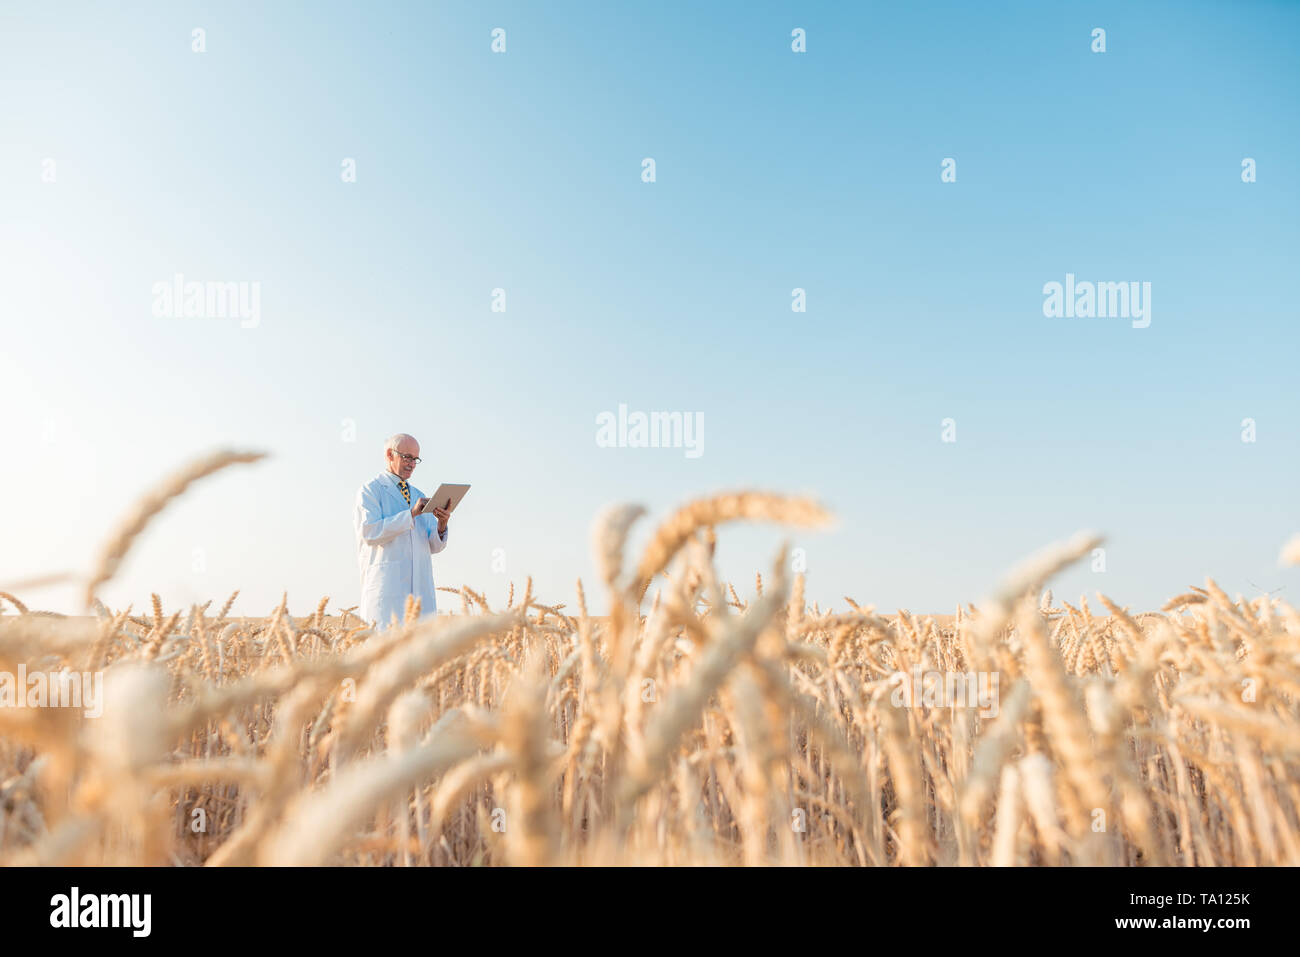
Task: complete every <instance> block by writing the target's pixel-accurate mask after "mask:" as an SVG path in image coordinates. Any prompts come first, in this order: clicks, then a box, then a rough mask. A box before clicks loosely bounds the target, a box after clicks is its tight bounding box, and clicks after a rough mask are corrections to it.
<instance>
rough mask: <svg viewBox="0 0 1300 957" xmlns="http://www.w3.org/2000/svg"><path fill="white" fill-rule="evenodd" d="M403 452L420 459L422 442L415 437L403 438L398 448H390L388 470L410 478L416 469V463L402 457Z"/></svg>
mask: <svg viewBox="0 0 1300 957" xmlns="http://www.w3.org/2000/svg"><path fill="white" fill-rule="evenodd" d="M403 452H404V453H406V454H407V455H409V456H411V458H413V459H418V458H419V457H420V443H419V442H416V441H415V440H414V439H402V441H401V443H400V444H399V445H398V446H397V448H395V449H389V450H388V471H390V472H392V473H393V474H394V475H396V476H398V477H400V478H401V479H403V480H405V479H409V478H410V477H411V473H412V472H414V471H415V463H414V462H412V461H410V460H408V459H404V458H402V456H401V454H399V453H403Z"/></svg>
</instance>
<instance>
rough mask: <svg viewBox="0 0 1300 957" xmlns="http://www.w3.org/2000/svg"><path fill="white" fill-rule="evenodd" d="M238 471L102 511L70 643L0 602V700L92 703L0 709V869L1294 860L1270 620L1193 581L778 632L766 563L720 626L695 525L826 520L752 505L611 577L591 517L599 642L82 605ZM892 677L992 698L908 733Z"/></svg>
mask: <svg viewBox="0 0 1300 957" xmlns="http://www.w3.org/2000/svg"><path fill="white" fill-rule="evenodd" d="M255 457H256V456H255V455H254V454H248V453H218V454H217V455H213V456H209V457H206V458H204V459H201V460H199V461H197V462H195V463H193V464H192V465H190V466H188V467H187V468H185V469H183V470H181V471H180V472H178V473H177V474H176V476H174V477H173V478H170V479H168V480H165V481H164V482H162V483H161V484H160V485H159V487H158V489H157V490H156V491H155V492H153V493H151V494H150V495H148V496H146V498H145V499H144V500H142V502H141V503H139V504H138V505H137V506H136V507H135V508H134V509H132V510H131V512H130V513H129V514H128V516H127V518H126V519H125V520H124V521H123V522H122V524H121V525H120V526H119V529H118V531H117V532H115V533H114V534H113V536H111V537H110V539H109V541H108V543H107V544H106V545H105V546H104V548H103V550H102V551H101V557H100V560H99V561H98V562H96V564H95V566H94V571H93V572H92V573H91V574H90V575H89V576H88V578H87V581H86V584H85V592H84V594H85V596H86V599H87V604H88V607H93V608H94V611H95V614H94V616H90V617H85V618H65V617H62V616H54V615H52V614H50V613H42V612H41V611H39V610H35V611H33V610H31V608H30V604H29V602H24V601H23V600H21V599H20V598H19V597H18V595H17V593H20V592H21V591H22V589H21V588H15V587H14V586H7V588H8V590H6V591H2V592H0V599H2V600H3V604H0V675H13V674H15V673H16V672H17V670H18V668H19V666H20V665H21V666H23V667H24V668H25V669H26V670H27V671H28V672H29V673H35V672H37V671H40V672H43V673H52V672H57V671H59V670H60V669H62V668H65V667H66V668H68V669H73V670H76V669H88V670H90V671H98V670H103V671H104V672H105V686H104V694H103V716H102V717H87V716H85V715H84V714H83V710H81V709H77V708H53V707H43V708H35V707H32V708H28V707H0V864H52V863H62V864H91V865H93V864H142V865H157V864H206V865H223V864H225V865H231V864H291V865H308V864H328V863H348V864H372V865H378V864H399V865H446V864H454V865H467V864H524V865H534V864H536V865H545V864H620V863H621V864H629V863H649V864H674V865H677V864H748V865H763V864H812V865H827V864H859V865H893V864H902V865H923V864H941V865H943V864H962V865H1034V864H1049V865H1050V864H1108V865H1135V864H1151V865H1156V864H1173V865H1234V864H1265V865H1272V864H1290V865H1295V864H1300V837H1298V836H1297V835H1298V834H1300V615H1298V614H1297V613H1296V611H1295V609H1293V608H1291V607H1290V606H1289V605H1287V604H1286V603H1284V602H1282V601H1281V600H1280V599H1277V598H1267V597H1265V598H1260V599H1256V600H1254V601H1247V600H1245V599H1243V598H1241V597H1240V596H1238V597H1236V598H1230V597H1229V596H1228V595H1227V594H1226V593H1225V592H1224V591H1223V590H1222V589H1221V588H1220V587H1219V586H1218V585H1217V584H1216V583H1215V582H1213V581H1207V582H1206V583H1205V584H1204V586H1203V587H1194V588H1192V589H1191V590H1190V591H1188V592H1187V593H1186V594H1183V595H1180V596H1178V597H1176V598H1175V599H1173V600H1172V601H1171V602H1170V603H1169V604H1167V605H1166V606H1165V609H1164V611H1163V612H1153V613H1141V614H1131V613H1130V612H1129V611H1128V609H1125V608H1122V607H1120V606H1119V605H1117V604H1116V603H1115V602H1114V601H1112V600H1111V599H1110V598H1108V597H1106V596H1102V595H1099V596H1098V600H1099V601H1100V602H1101V605H1102V606H1103V607H1104V608H1105V609H1106V611H1107V613H1108V614H1107V616H1105V617H1100V616H1097V615H1094V614H1093V613H1092V612H1091V610H1090V609H1089V606H1088V602H1087V600H1086V598H1085V599H1082V600H1080V602H1079V603H1078V607H1075V606H1074V605H1071V604H1069V603H1066V602H1062V603H1060V605H1059V606H1057V605H1056V604H1054V600H1053V598H1052V595H1051V593H1050V592H1044V591H1043V588H1044V586H1045V585H1046V583H1047V582H1048V580H1049V579H1050V578H1051V577H1052V576H1053V575H1055V574H1056V573H1057V572H1058V571H1060V570H1061V569H1062V568H1064V567H1065V566H1067V565H1068V564H1070V563H1071V562H1073V561H1075V560H1077V559H1078V558H1080V557H1081V556H1083V555H1086V554H1087V553H1088V552H1089V551H1090V550H1091V549H1092V548H1093V547H1095V545H1096V544H1097V542H1098V541H1100V539H1099V538H1097V537H1096V536H1093V535H1090V534H1086V533H1081V534H1080V535H1079V536H1076V537H1075V538H1074V539H1071V540H1070V541H1068V542H1065V543H1062V544H1060V545H1056V546H1052V547H1049V548H1048V549H1046V550H1044V551H1043V552H1041V553H1040V554H1038V555H1037V556H1034V557H1032V558H1031V559H1030V560H1029V561H1028V562H1026V563H1025V564H1024V565H1022V566H1020V567H1019V568H1018V569H1016V570H1014V571H1013V572H1011V573H1010V574H1009V575H1008V576H1007V578H1006V579H1005V580H1004V581H1003V582H1002V584H1000V585H998V586H996V587H994V588H993V589H992V590H991V592H990V594H991V596H992V597H991V598H990V599H989V600H988V601H986V602H985V603H984V604H983V605H982V606H981V607H979V608H978V609H976V608H973V607H968V608H966V609H963V608H962V607H961V606H958V607H957V608H956V614H955V615H954V616H952V617H951V619H947V618H941V619H940V618H935V617H933V616H917V615H912V614H910V613H908V612H906V611H904V612H900V613H899V614H897V615H889V616H886V615H880V614H877V613H876V612H875V610H874V608H873V607H870V606H865V607H864V606H859V605H858V604H857V603H856V602H854V601H852V600H850V599H846V602H847V605H848V608H849V609H850V610H847V611H840V612H836V611H834V610H832V609H826V610H822V609H820V608H818V607H817V606H815V605H814V606H812V607H811V608H809V607H807V606H806V604H805V600H804V594H805V588H806V582H805V578H804V575H803V574H802V573H801V572H800V573H798V574H790V572H789V570H788V568H787V564H788V562H787V558H786V555H785V552H784V550H783V551H782V552H781V553H779V554H778V555H777V557H776V559H775V561H774V564H773V566H772V568H771V570H770V572H769V574H768V578H767V581H766V582H764V581H763V578H762V577H761V576H759V577H757V578H756V581H755V588H754V592H753V593H752V594H750V595H748V596H745V595H741V594H739V593H738V592H737V590H736V588H735V587H734V586H733V585H731V584H730V583H726V582H722V581H719V580H718V578H717V575H716V571H715V569H714V566H713V548H714V544H715V541H716V536H715V531H714V529H715V527H716V526H718V525H720V524H722V523H725V522H730V521H735V520H739V519H757V520H768V521H778V522H784V523H787V524H799V525H817V524H824V523H825V522H826V521H827V520H828V519H829V515H828V514H827V513H826V512H825V510H824V509H822V508H821V507H820V506H818V505H816V503H813V502H810V501H807V500H802V499H789V498H784V497H781V496H776V495H768V494H765V493H760V492H742V493H729V494H724V495H718V496H714V497H711V498H706V499H702V500H700V501H697V502H693V503H689V504H687V505H686V506H684V507H683V508H682V509H680V510H679V511H678V512H676V513H675V514H673V515H671V516H669V518H668V519H667V520H666V521H665V522H664V523H663V524H662V525H661V526H660V528H659V529H658V530H657V531H656V532H654V533H653V534H652V535H651V537H650V540H649V544H648V545H647V546H646V548H645V550H644V553H643V554H642V555H641V556H640V558H639V559H637V560H634V561H630V562H629V561H627V560H626V559H625V552H626V550H627V543H628V537H629V532H630V529H631V527H632V525H633V523H634V522H635V521H636V520H637V519H638V518H639V517H640V516H641V515H642V514H643V512H644V510H642V509H640V508H639V507H636V506H620V507H616V508H613V509H610V510H607V511H606V512H604V513H602V515H601V516H600V517H598V519H597V521H596V523H595V525H594V526H593V531H592V548H593V553H594V556H595V560H596V567H597V569H598V575H599V580H600V585H601V586H603V588H604V589H605V592H606V595H607V599H608V602H609V608H610V614H609V615H608V616H607V617H596V616H592V615H590V614H589V613H588V610H587V609H588V605H587V595H586V593H585V591H584V589H583V586H582V582H580V581H579V582H578V583H577V589H576V591H577V606H576V607H577V612H576V616H571V615H569V614H566V613H565V611H564V608H565V605H564V603H562V602H556V603H553V604H543V603H542V602H541V601H539V599H538V597H537V596H536V595H535V594H534V592H533V585H532V581H531V579H529V580H528V582H527V584H526V586H525V589H524V597H523V601H522V603H520V604H518V605H516V604H515V602H514V589H513V586H511V591H510V597H509V599H508V600H507V606H506V608H505V609H504V610H501V611H493V610H492V608H491V607H490V605H489V602H488V600H487V599H486V597H485V596H484V595H483V594H481V593H479V592H476V591H474V590H473V589H472V588H470V587H469V586H461V587H460V588H454V589H452V588H444V589H443V590H444V591H451V592H455V593H457V594H459V595H460V596H461V599H462V612H463V614H461V615H443V616H437V617H433V618H425V619H419V618H418V605H417V604H414V603H413V604H410V605H408V608H407V610H406V611H407V614H406V615H405V618H404V620H403V621H400V622H395V623H393V625H392V626H391V627H389V628H386V629H375V630H372V629H369V628H367V627H365V625H364V623H359V622H357V621H356V620H355V616H353V615H351V612H352V611H353V610H354V609H341V610H339V611H338V612H336V613H335V614H333V615H330V614H328V613H327V609H328V605H329V599H328V598H324V599H321V600H320V601H319V602H318V603H316V604H315V606H314V610H309V611H307V613H306V614H301V615H297V616H295V615H293V614H291V613H290V611H289V603H288V599H287V596H286V598H285V599H284V600H282V601H281V603H280V605H279V606H278V607H277V608H275V609H273V610H272V612H271V614H270V615H269V616H268V617H266V618H263V619H253V618H235V619H231V618H230V617H229V615H230V611H231V608H232V607H233V604H234V601H235V598H236V597H237V595H238V592H236V593H235V594H232V595H231V596H230V598H229V599H228V600H227V601H226V602H225V603H224V605H223V606H222V607H221V609H220V612H219V614H217V615H216V617H209V616H208V614H207V611H208V608H209V607H210V605H211V603H207V604H204V605H202V606H195V607H192V608H190V609H188V610H187V609H171V610H170V611H168V610H167V609H165V608H164V606H163V602H162V600H161V598H160V597H159V596H156V595H155V596H153V602H152V605H153V607H152V609H151V612H152V614H151V615H150V616H149V617H140V616H132V615H131V613H130V609H129V608H127V609H125V610H121V611H117V612H114V611H111V610H109V609H107V608H105V607H104V606H103V605H102V604H100V603H99V602H98V601H97V600H95V599H94V593H95V591H96V590H97V589H98V588H99V586H101V585H102V584H104V583H105V582H107V581H109V580H111V578H112V577H113V575H114V573H115V571H116V570H117V569H118V568H119V567H120V565H121V563H122V561H123V559H124V558H125V556H126V554H127V552H128V551H129V548H130V546H131V543H132V541H133V540H134V539H135V537H136V536H137V535H138V533H139V532H140V531H141V530H142V529H143V528H144V526H145V525H146V524H147V522H148V520H149V519H150V518H151V517H152V516H153V515H154V514H156V513H157V512H158V511H159V510H160V509H161V508H162V507H163V506H165V505H166V503H167V502H168V501H169V500H170V499H171V498H174V497H175V496H176V495H179V494H181V493H182V492H183V491H184V490H185V489H186V488H187V487H188V486H189V485H190V484H191V483H192V482H194V481H195V480H196V479H198V478H200V477H202V476H203V475H207V474H210V473H211V472H213V471H215V470H217V469H219V468H222V467H224V466H225V465H228V464H232V463H234V462H245V461H252V460H253V458H255ZM1296 549H1297V546H1296V545H1295V543H1294V542H1292V543H1291V544H1289V545H1288V546H1287V548H1286V550H1285V552H1284V554H1285V555H1286V556H1287V557H1289V558H1292V559H1294V558H1295V555H1296ZM625 568H629V569H632V570H631V571H630V572H625V571H624V569H625ZM35 581H36V583H35V584H33V583H32V582H29V583H28V584H29V585H31V586H32V587H38V585H39V580H35ZM651 588H654V589H655V594H654V599H653V602H652V605H651V607H650V608H649V609H645V610H643V609H642V607H641V606H642V599H643V598H644V597H645V596H646V595H647V594H648V593H649V590H650V589H651ZM11 591H12V592H14V594H11V593H10V592H11ZM1039 596H1041V597H1039ZM27 597H30V596H27ZM308 607H310V606H308ZM13 612H16V614H15V613H13ZM914 673H915V674H917V675H930V676H935V675H938V676H939V677H940V679H941V683H942V679H944V677H945V676H947V677H951V676H953V675H963V676H965V675H983V676H984V677H986V678H990V677H996V679H997V682H998V684H997V685H996V691H997V694H995V695H994V697H993V698H992V699H989V700H981V701H980V702H979V703H978V705H975V704H974V703H973V702H971V701H969V700H943V701H937V702H936V701H924V700H922V701H919V702H918V701H915V700H913V698H912V697H911V695H912V694H913V691H914V690H915V689H914V688H913V686H912V681H913V674H914ZM0 681H3V678H0ZM0 700H2V699H0Z"/></svg>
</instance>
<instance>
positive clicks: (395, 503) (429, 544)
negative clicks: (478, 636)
mask: <svg viewBox="0 0 1300 957" xmlns="http://www.w3.org/2000/svg"><path fill="white" fill-rule="evenodd" d="M419 464H420V443H419V442H417V441H415V439H414V438H412V437H411V436H409V435H407V434H406V433H405V432H399V433H398V434H397V435H394V436H393V437H392V438H391V439H389V440H388V442H387V443H386V444H385V446H384V465H385V469H384V471H382V472H380V473H379V475H377V476H376V477H375V478H373V479H371V480H370V481H369V482H367V483H366V484H365V485H363V486H361V488H360V489H358V491H357V507H356V514H355V517H354V520H353V525H354V526H355V528H356V533H357V560H358V562H359V564H360V566H361V617H362V618H364V619H365V620H366V621H369V622H374V623H375V625H376V626H377V627H379V628H387V627H388V625H389V624H390V623H391V619H392V617H393V616H394V615H396V616H397V620H398V621H401V620H402V618H403V616H404V614H405V612H406V596H407V595H414V596H415V597H416V598H418V599H420V617H421V618H423V617H424V616H425V615H432V614H434V613H435V612H436V611H437V610H438V599H437V595H436V592H434V589H433V567H432V562H430V560H429V556H430V555H435V554H437V553H438V552H440V551H442V550H443V549H444V548H446V547H447V520H448V517H449V516H448V514H447V512H446V510H444V509H441V508H435V509H434V510H433V513H432V514H431V515H428V514H426V515H419V516H417V515H416V514H415V513H416V511H418V510H419V509H420V508H422V507H423V506H424V503H425V502H427V501H428V499H427V498H424V497H423V496H422V495H421V494H420V490H419V489H418V488H416V487H415V486H414V485H412V484H411V483H410V481H409V480H410V478H411V473H412V472H414V471H415V467H416V466H417V465H419Z"/></svg>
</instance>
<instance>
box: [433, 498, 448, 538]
mask: <svg viewBox="0 0 1300 957" xmlns="http://www.w3.org/2000/svg"><path fill="white" fill-rule="evenodd" d="M447 504H448V505H450V504H451V501H450V500H448V502H447ZM433 517H434V518H436V519H437V520H438V534H439V535H442V534H443V533H444V532H446V531H447V519H449V518H450V517H451V513H450V512H448V511H447V510H446V509H445V508H435V509H434V510H433Z"/></svg>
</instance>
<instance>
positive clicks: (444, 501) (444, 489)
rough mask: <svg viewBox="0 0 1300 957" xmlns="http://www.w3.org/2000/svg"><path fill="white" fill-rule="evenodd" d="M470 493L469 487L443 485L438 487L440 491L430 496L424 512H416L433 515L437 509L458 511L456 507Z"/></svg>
mask: <svg viewBox="0 0 1300 957" xmlns="http://www.w3.org/2000/svg"><path fill="white" fill-rule="evenodd" d="M468 491H469V486H468V485H448V484H447V483H445V482H444V483H443V484H442V485H439V486H438V491H436V492H434V493H433V494H432V495H430V496H429V501H428V502H426V503H425V506H424V510H423V511H420V512H416V514H417V515H432V514H433V510H434V509H435V508H445V509H446V510H447V511H448V512H454V511H456V506H457V505H459V504H460V500H461V499H463V498H464V497H465V493H466V492H468Z"/></svg>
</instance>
